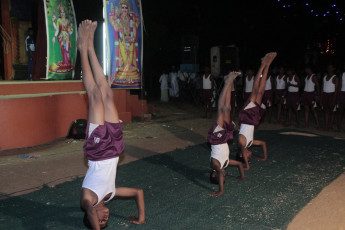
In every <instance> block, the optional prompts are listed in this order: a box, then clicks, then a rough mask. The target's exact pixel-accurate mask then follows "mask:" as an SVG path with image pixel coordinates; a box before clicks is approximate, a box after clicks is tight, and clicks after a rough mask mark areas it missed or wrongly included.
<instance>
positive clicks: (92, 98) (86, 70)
mask: <svg viewBox="0 0 345 230" xmlns="http://www.w3.org/2000/svg"><path fill="white" fill-rule="evenodd" d="M90 24H91V21H89V20H85V21H83V22H81V23H80V24H79V29H78V41H77V47H78V50H79V52H80V60H81V68H82V71H83V84H84V87H85V90H86V93H87V96H88V99H89V113H88V120H89V122H91V123H94V124H99V125H103V124H104V107H103V102H102V94H101V91H100V90H99V88H98V86H97V85H96V83H95V80H94V78H93V74H92V71H91V68H90V63H89V59H88V39H89V29H90Z"/></svg>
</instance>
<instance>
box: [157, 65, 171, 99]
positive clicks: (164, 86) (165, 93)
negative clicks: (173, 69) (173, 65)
mask: <svg viewBox="0 0 345 230" xmlns="http://www.w3.org/2000/svg"><path fill="white" fill-rule="evenodd" d="M168 80H169V75H168V74H167V73H166V71H165V70H164V71H163V74H162V75H161V76H160V78H159V83H160V84H161V101H162V102H168V101H169V85H168Z"/></svg>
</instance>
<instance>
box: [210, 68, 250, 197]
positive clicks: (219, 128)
mask: <svg viewBox="0 0 345 230" xmlns="http://www.w3.org/2000/svg"><path fill="white" fill-rule="evenodd" d="M240 74H241V73H240V72H231V73H230V74H229V75H227V76H226V77H225V84H224V87H223V89H222V93H221V95H220V97H219V101H218V116H217V121H216V122H214V124H213V125H212V127H211V128H210V130H209V131H208V135H207V139H208V141H209V143H210V144H211V149H212V151H211V162H210V167H211V169H212V170H213V171H212V172H211V175H210V180H211V182H212V183H216V184H219V190H218V191H217V192H213V193H211V194H210V195H211V196H220V195H222V194H223V187H224V186H223V184H224V180H225V175H226V173H225V170H224V169H225V168H226V167H227V166H228V165H230V166H233V167H238V170H239V172H240V177H239V179H244V171H243V165H242V163H241V162H239V161H236V160H230V159H229V154H230V151H229V145H228V143H227V142H228V140H231V139H233V131H234V128H235V125H234V123H233V122H231V119H230V110H231V106H230V104H231V87H232V84H233V82H234V80H235V78H236V77H237V76H238V75H240Z"/></svg>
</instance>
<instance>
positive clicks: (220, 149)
mask: <svg viewBox="0 0 345 230" xmlns="http://www.w3.org/2000/svg"><path fill="white" fill-rule="evenodd" d="M229 154H230V150H229V145H228V143H224V144H220V145H211V158H214V159H216V160H218V161H219V163H220V168H221V169H222V168H226V167H228V165H229Z"/></svg>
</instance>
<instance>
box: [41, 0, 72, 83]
mask: <svg viewBox="0 0 345 230" xmlns="http://www.w3.org/2000/svg"><path fill="white" fill-rule="evenodd" d="M44 7H45V17H46V28H47V74H46V78H47V79H49V80H64V79H72V78H73V77H74V65H75V61H76V58H77V47H76V40H77V23H76V18H75V13H74V7H73V2H72V0H44Z"/></svg>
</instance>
